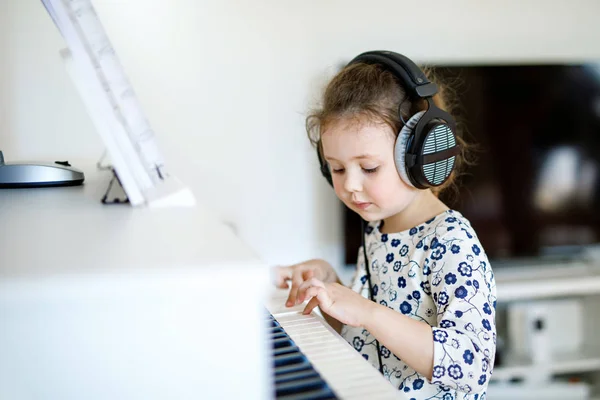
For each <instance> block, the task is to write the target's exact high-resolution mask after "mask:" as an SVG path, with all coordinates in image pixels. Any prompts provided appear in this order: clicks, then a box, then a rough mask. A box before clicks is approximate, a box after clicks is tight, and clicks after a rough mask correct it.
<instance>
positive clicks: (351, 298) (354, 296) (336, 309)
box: [296, 278, 376, 326]
mask: <svg viewBox="0 0 600 400" xmlns="http://www.w3.org/2000/svg"><path fill="white" fill-rule="evenodd" d="M311 297H312V298H311ZM308 298H311V299H310V301H309V302H308V304H307V305H306V307H305V308H304V311H303V314H309V313H310V312H311V311H312V310H313V309H314V308H315V307H316V306H319V308H320V309H321V311H323V312H324V313H325V314H327V315H329V316H331V317H333V318H335V319H337V320H338V321H340V322H341V323H343V324H346V325H351V326H363V325H364V322H365V321H366V318H367V317H368V315H369V313H370V312H371V309H372V307H373V306H375V305H376V304H375V303H373V302H372V301H370V300H368V299H365V298H364V297H362V296H361V295H359V294H358V293H356V292H354V291H353V290H351V289H348V288H347V287H345V286H343V285H340V284H339V283H324V282H322V281H320V280H318V279H316V278H311V279H309V280H307V281H305V282H304V283H302V284H301V285H300V287H299V289H298V298H297V300H296V303H301V302H303V301H304V300H305V299H308Z"/></svg>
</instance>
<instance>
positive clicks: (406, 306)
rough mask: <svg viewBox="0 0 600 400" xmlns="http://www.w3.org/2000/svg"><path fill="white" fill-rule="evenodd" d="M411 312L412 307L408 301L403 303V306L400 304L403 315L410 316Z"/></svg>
mask: <svg viewBox="0 0 600 400" xmlns="http://www.w3.org/2000/svg"><path fill="white" fill-rule="evenodd" d="M411 311H412V306H411V305H410V304H409V303H408V302H407V301H403V302H402V304H400V312H401V313H402V314H410V312H411Z"/></svg>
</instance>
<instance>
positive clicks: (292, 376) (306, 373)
mask: <svg viewBox="0 0 600 400" xmlns="http://www.w3.org/2000/svg"><path fill="white" fill-rule="evenodd" d="M315 376H319V373H318V372H317V371H315V370H314V369H313V368H307V369H305V370H302V371H297V372H290V373H287V374H279V375H275V383H284V382H289V381H293V380H296V379H304V378H313V377H315Z"/></svg>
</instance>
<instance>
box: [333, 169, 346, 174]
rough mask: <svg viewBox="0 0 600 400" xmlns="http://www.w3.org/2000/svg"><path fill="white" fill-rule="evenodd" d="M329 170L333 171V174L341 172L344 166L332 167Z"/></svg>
mask: <svg viewBox="0 0 600 400" xmlns="http://www.w3.org/2000/svg"><path fill="white" fill-rule="evenodd" d="M331 172H333V173H334V174H341V173H342V172H344V168H332V169H331Z"/></svg>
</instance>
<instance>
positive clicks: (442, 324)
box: [440, 319, 456, 328]
mask: <svg viewBox="0 0 600 400" xmlns="http://www.w3.org/2000/svg"><path fill="white" fill-rule="evenodd" d="M453 326H456V323H455V322H454V321H450V320H449V319H443V320H442V322H440V327H442V328H452V327H453Z"/></svg>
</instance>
